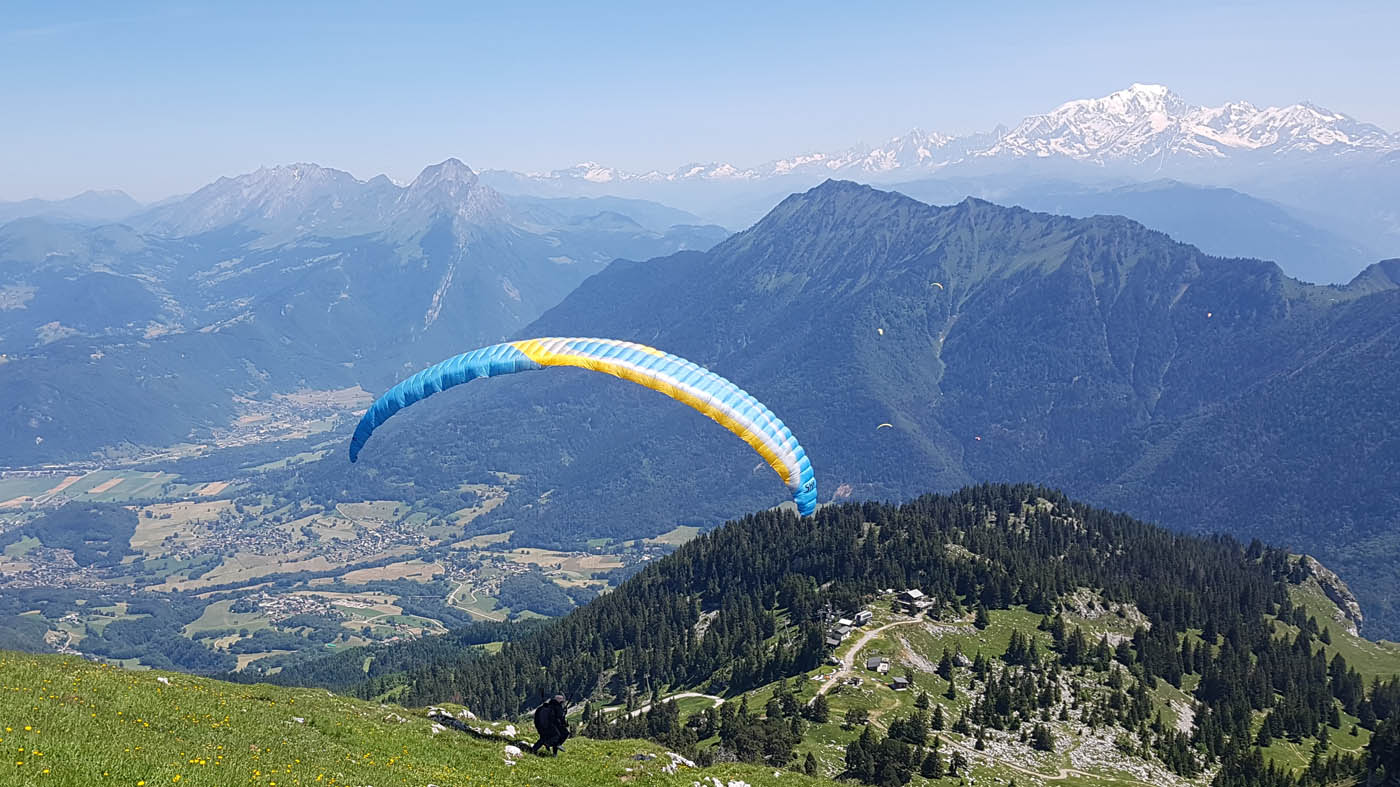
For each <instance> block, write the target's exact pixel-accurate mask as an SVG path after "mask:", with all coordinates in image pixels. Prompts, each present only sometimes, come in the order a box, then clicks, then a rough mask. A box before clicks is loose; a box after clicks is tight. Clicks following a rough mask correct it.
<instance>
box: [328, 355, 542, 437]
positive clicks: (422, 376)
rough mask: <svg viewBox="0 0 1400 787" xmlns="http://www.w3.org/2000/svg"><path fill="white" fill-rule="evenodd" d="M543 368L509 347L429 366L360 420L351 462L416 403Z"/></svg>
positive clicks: (389, 392)
mask: <svg viewBox="0 0 1400 787" xmlns="http://www.w3.org/2000/svg"><path fill="white" fill-rule="evenodd" d="M543 368H544V367H543V366H541V365H539V364H538V363H535V362H534V361H532V360H530V359H529V357H528V356H526V355H525V353H523V352H521V351H520V350H518V349H516V348H515V347H514V346H513V345H510V344H494V345H492V346H490V347H482V348H481V349H478V350H472V351H471V352H468V353H462V354H461V355H458V356H455V357H453V358H448V359H447V360H445V361H443V362H441V363H438V364H434V365H433V366H429V367H428V368H426V369H424V370H423V371H421V372H419V373H417V374H415V375H413V376H412V377H410V378H408V379H407V380H404V381H402V382H400V383H399V384H398V385H395V386H394V387H393V388H390V389H389V390H388V391H387V392H386V393H385V394H384V395H383V396H381V397H379V398H378V399H377V400H375V402H374V404H373V405H371V406H370V408H369V410H368V411H366V412H365V414H364V415H363V416H361V417H360V423H359V425H358V426H356V427H355V436H354V437H352V438H351V439H350V461H351V462H353V461H355V460H356V459H359V458H360V449H361V448H364V446H365V441H366V440H368V439H369V436H370V434H371V433H373V432H374V430H375V429H377V428H379V426H380V424H383V423H384V422H385V421H387V420H389V416H391V415H393V414H394V413H397V412H398V411H400V410H402V409H403V408H405V407H408V406H409V405H411V404H413V403H414V402H418V401H420V400H423V399H426V398H428V397H429V396H432V395H433V394H435V393H437V392H438V391H445V390H447V389H448V388H451V387H452V386H454V385H461V384H462V383H466V382H471V381H472V380H475V379H476V378H478V377H495V376H497V375H502V374H515V373H516V372H529V371H534V370H535V369H543Z"/></svg>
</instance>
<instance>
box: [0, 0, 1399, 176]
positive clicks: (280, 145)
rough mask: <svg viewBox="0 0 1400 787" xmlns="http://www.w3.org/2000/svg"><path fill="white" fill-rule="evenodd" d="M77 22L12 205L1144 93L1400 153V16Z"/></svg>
mask: <svg viewBox="0 0 1400 787" xmlns="http://www.w3.org/2000/svg"><path fill="white" fill-rule="evenodd" d="M58 5H60V4H55V3H50V2H29V1H28V0H20V1H18V2H17V1H16V0H8V1H7V2H5V4H4V10H3V12H0V74H3V75H4V76H3V78H0V102H2V103H0V106H3V107H4V109H5V111H4V120H3V122H2V123H0V199H17V198H22V197H28V196H43V197H60V196H66V195H69V194H73V193H75V192H78V191H81V190H84V189H87V188H122V189H125V190H127V191H129V192H130V193H131V194H133V195H134V196H136V197H137V198H139V199H155V198H159V197H163V196H167V195H169V194H172V193H177V192H184V191H190V190H192V189H194V188H197V187H198V186H200V185H203V184H204V183H207V182H209V181H210V180H213V179H214V178H216V177H218V176H219V175H225V174H236V173H239V172H245V171H248V170H252V169H256V168H257V167H258V166H259V165H263V164H278V163H286V162H293V161H314V162H317V163H320V164H324V165H327V166H334V167H337V168H340V169H346V170H349V171H350V172H352V173H354V174H355V175H356V176H358V177H361V178H367V177H370V176H372V175H375V174H377V173H380V172H383V173H386V174H388V175H389V176H390V177H392V178H395V179H398V180H404V179H409V178H411V177H412V176H413V175H414V174H416V173H417V171H418V170H419V169H421V168H422V167H423V166H424V165H425V164H427V163H430V162H435V161H439V160H441V159H443V158H446V157H447V156H457V157H459V158H461V159H462V160H463V161H465V162H467V163H468V164H469V165H471V166H472V167H474V168H477V169H486V168H506V169H525V170H541V169H553V168H558V167H565V166H568V165H570V164H573V163H576V162H578V161H582V160H586V159H594V160H597V161H601V162H603V163H606V164H610V165H614V166H620V167H623V168H627V169H639V170H645V169H652V168H661V169H667V170H669V169H673V168H675V167H677V166H680V165H681V164H684V163H687V162H690V161H714V160H721V161H730V162H732V163H735V164H737V165H741V166H742V165H752V164H757V163H760V162H762V161H765V160H768V159H772V158H776V157H779V156H784V155H788V154H792V153H796V152H802V151H810V150H827V149H837V148H844V147H847V146H849V145H851V144H855V143H857V142H870V143H874V142H879V141H882V140H884V139H885V138H887V137H890V136H893V135H895V134H899V133H903V132H905V131H907V130H909V129H910V128H912V127H915V126H918V127H921V128H925V129H929V130H938V131H942V132H945V133H960V132H968V131H974V130H983V129H989V128H991V127H993V126H995V125H996V124H997V123H999V122H1005V123H1014V122H1015V121H1017V120H1019V119H1020V118H1021V117H1023V116H1025V115H1027V114H1033V113H1036V112H1043V111H1046V110H1049V109H1051V108H1053V107H1054V106H1055V105H1057V104H1059V103H1061V102H1063V101H1066V100H1069V99H1073V98H1084V97H1089V96H1098V95H1103V94H1106V93H1109V92H1111V91H1113V90H1116V89H1119V88H1122V87H1126V86H1127V85H1128V84H1130V83H1132V82H1160V83H1163V84H1166V85H1168V86H1170V87H1171V88H1172V89H1173V90H1175V91H1176V92H1178V93H1179V94H1181V95H1182V96H1183V97H1184V98H1185V99H1186V100H1188V101H1191V102H1193V103H1202V104H1213V103H1219V102H1222V101H1226V100H1230V99H1236V98H1243V99H1248V100H1250V101H1253V102H1255V103H1257V104H1280V103H1291V102H1294V101H1298V100H1310V101H1313V102H1315V103H1318V104H1321V105H1323V106H1326V107H1329V108H1331V109H1334V110H1337V111H1341V112H1346V113H1348V114H1350V115H1353V116H1355V117H1358V118H1360V119H1362V120H1367V121H1370V122H1374V123H1377V124H1379V125H1381V126H1383V127H1385V128H1387V129H1389V130H1392V131H1394V130H1400V85H1398V84H1397V82H1400V80H1397V79H1396V75H1397V74H1400V55H1398V54H1397V47H1396V46H1395V41H1394V35H1395V31H1396V30H1400V2H1395V1H1394V0H1385V1H1384V2H1353V3H1338V4H1335V5H1336V6H1337V7H1336V8H1333V7H1331V6H1332V5H1334V4H1325V3H1315V2H1303V3H1295V2H1284V1H1282V0H1273V1H1272V2H1237V3H1230V4H1221V3H1216V2H1196V1H1195V0H1180V1H1179V2H1175V3H1162V2H1154V3H1150V4H1137V3H1129V2H1105V3H1097V2H1092V3H1091V2H1081V3H1075V4H1073V7H1074V10H1063V9H1061V8H1058V6H1061V5H1068V4H1061V3H1044V2H1034V3H1016V2H1002V3H997V4H983V3H974V2H966V0H964V1H963V2H958V3H943V2H930V1H929V0H921V1H920V2H907V3H904V2H900V3H873V4H866V3H853V2H849V0H846V1H845V2H840V3H831V4H822V3H816V2H809V3H778V2H754V0H748V1H747V2H743V3H696V4H691V3H656V2H646V3H607V4H604V3H569V4H564V3H531V2H519V3H500V2H492V3H483V4H473V3H457V2H442V3H408V2H403V3H387V2H385V3H367V2H366V3H361V2H353V1H352V0H341V2H334V3H284V2H277V3H261V2H238V3H228V4H214V3H207V4H203V3H189V4H180V3H161V2H152V3H145V4H142V3H135V2H133V3H127V4H120V3H111V2H106V1H104V2H71V3H66V4H62V5H63V7H62V8H59V7H57V6H58ZM292 5H296V6H298V7H297V8H288V7H285V6H292ZM988 6H990V7H992V8H995V11H988V10H984V8H986V7H988Z"/></svg>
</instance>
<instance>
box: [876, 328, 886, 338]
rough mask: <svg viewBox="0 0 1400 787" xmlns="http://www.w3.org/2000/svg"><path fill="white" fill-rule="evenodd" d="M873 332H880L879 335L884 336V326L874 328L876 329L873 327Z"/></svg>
mask: <svg viewBox="0 0 1400 787" xmlns="http://www.w3.org/2000/svg"><path fill="white" fill-rule="evenodd" d="M875 332H876V333H878V334H880V335H881V336H884V335H885V329H884V328H876V329H875Z"/></svg>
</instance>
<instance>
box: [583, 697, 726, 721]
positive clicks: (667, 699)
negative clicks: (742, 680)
mask: <svg viewBox="0 0 1400 787" xmlns="http://www.w3.org/2000/svg"><path fill="white" fill-rule="evenodd" d="M686 697H704V698H705V699H707V700H709V701H711V702H713V703H714V706H715V707H716V708H718V707H719V706H721V705H723V704H724V698H723V697H716V696H715V695H713V694H702V693H700V692H698V691H683V692H681V693H679V694H672V695H671V696H669V697H664V698H662V700H661V702H662V703H663V704H664V703H667V702H670V701H671V700H683V699H685V698H686ZM622 707H623V706H621V705H612V706H609V707H606V708H603V710H605V711H607V712H608V713H612V712H613V711H615V710H622ZM649 710H651V703H647V704H646V705H643V706H642V707H640V708H637V709H636V710H634V711H632V712H631V713H628V714H627V715H628V717H629V718H630V717H632V716H640V715H642V714H643V713H646V712H647V711H649Z"/></svg>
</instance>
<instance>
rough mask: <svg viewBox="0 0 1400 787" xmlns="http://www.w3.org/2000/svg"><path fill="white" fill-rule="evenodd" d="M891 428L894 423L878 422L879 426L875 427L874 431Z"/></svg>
mask: <svg viewBox="0 0 1400 787" xmlns="http://www.w3.org/2000/svg"><path fill="white" fill-rule="evenodd" d="M893 428H894V424H880V425H879V426H877V427H875V431H877V432H878V431H880V430H881V429H893Z"/></svg>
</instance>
